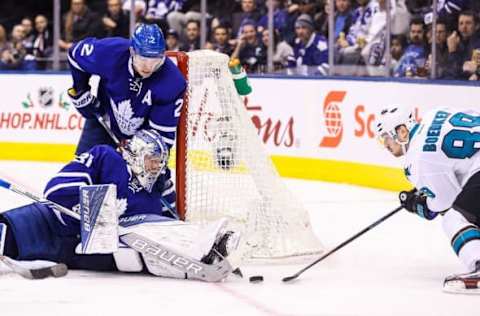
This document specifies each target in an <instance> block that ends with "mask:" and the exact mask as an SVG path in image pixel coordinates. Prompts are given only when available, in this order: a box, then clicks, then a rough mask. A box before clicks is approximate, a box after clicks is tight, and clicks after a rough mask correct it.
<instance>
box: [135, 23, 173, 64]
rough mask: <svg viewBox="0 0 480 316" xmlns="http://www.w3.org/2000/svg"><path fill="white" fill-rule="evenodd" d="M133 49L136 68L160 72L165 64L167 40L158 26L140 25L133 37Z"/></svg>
mask: <svg viewBox="0 0 480 316" xmlns="http://www.w3.org/2000/svg"><path fill="white" fill-rule="evenodd" d="M131 47H132V50H133V57H134V59H133V61H134V65H136V68H139V69H146V70H147V71H148V72H154V71H156V70H158V69H159V68H160V67H161V66H162V65H163V63H164V62H165V38H164V37H163V33H162V30H160V28H159V27H158V26H157V25H156V24H140V25H139V26H137V27H136V28H135V31H134V32H133V35H132V41H131Z"/></svg>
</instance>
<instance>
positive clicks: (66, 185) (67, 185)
mask: <svg viewBox="0 0 480 316" xmlns="http://www.w3.org/2000/svg"><path fill="white" fill-rule="evenodd" d="M85 184H86V183H85V182H70V183H60V184H57V185H54V186H53V187H51V188H50V189H48V190H47V191H45V194H44V196H45V198H46V199H48V196H49V195H50V194H52V193H53V192H55V191H58V190H60V189H64V188H70V187H79V186H82V185H85Z"/></svg>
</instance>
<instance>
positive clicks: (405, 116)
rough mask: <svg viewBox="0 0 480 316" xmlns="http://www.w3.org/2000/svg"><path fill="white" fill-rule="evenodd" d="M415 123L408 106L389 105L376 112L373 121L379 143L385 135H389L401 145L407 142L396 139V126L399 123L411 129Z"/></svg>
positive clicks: (412, 113) (413, 115)
mask: <svg viewBox="0 0 480 316" xmlns="http://www.w3.org/2000/svg"><path fill="white" fill-rule="evenodd" d="M416 124H417V120H416V119H415V113H414V112H413V110H412V109H411V108H410V107H408V106H402V107H400V106H391V107H388V108H385V109H383V110H381V111H380V113H378V115H377V116H376V122H375V132H376V134H377V138H378V140H379V141H380V142H381V143H384V139H385V137H391V138H392V139H393V140H394V141H396V142H397V143H399V144H401V145H405V144H406V143H408V140H407V141H403V142H402V141H401V140H399V139H398V135H397V128H398V127H399V126H401V125H405V127H406V128H407V129H408V130H409V131H411V130H412V128H413V127H414V126H415V125H416Z"/></svg>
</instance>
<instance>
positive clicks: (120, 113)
mask: <svg viewBox="0 0 480 316" xmlns="http://www.w3.org/2000/svg"><path fill="white" fill-rule="evenodd" d="M110 104H111V106H112V110H113V114H114V116H115V120H116V121H117V125H118V128H119V129H120V131H121V132H122V133H123V134H125V135H128V136H132V135H133V134H135V132H136V131H137V130H138V128H139V127H140V126H141V125H142V124H143V122H144V118H143V117H134V116H133V115H134V114H135V113H134V112H133V110H132V105H131V104H130V100H129V99H126V100H123V101H120V102H119V103H118V105H117V104H115V101H113V100H112V99H110Z"/></svg>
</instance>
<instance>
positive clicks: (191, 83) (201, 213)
mask: <svg viewBox="0 0 480 316" xmlns="http://www.w3.org/2000/svg"><path fill="white" fill-rule="evenodd" d="M169 56H170V57H171V58H172V59H174V61H176V62H177V66H178V67H179V68H180V70H181V71H182V72H183V73H184V75H185V76H186V78H187V82H188V88H187V93H186V96H185V99H184V105H183V108H182V113H181V116H180V123H179V128H178V131H177V144H176V148H175V154H176V166H175V173H176V188H177V209H178V210H179V213H180V215H181V216H182V218H184V219H185V220H187V221H191V222H196V223H206V222H208V221H212V220H216V219H219V218H221V217H227V218H228V219H229V222H230V224H229V225H230V226H231V227H230V228H231V229H233V230H236V231H240V232H241V233H242V239H241V240H242V241H241V243H240V247H239V251H238V253H239V254H240V256H241V258H242V260H243V262H251V263H252V262H259V263H262V262H264V263H271V262H280V263H288V262H294V261H299V259H302V258H308V257H309V256H311V255H316V254H318V253H320V252H322V251H323V247H322V245H321V243H320V242H319V240H318V239H317V238H316V236H315V235H314V233H313V231H312V227H311V224H310V220H309V216H308V213H307V211H306V210H305V209H304V208H303V207H302V205H301V203H300V202H299V201H298V200H297V199H295V198H294V197H293V196H292V194H291V193H290V192H289V191H288V189H287V188H286V186H285V184H284V183H283V181H282V180H281V178H280V177H279V175H278V173H277V171H276V169H275V167H274V166H273V163H272V162H271V159H270V158H269V157H268V155H267V153H266V151H265V149H264V146H263V144H262V142H261V140H260V138H259V137H258V135H257V130H256V129H255V127H254V125H253V123H252V121H251V119H250V117H249V116H248V113H247V111H246V109H245V107H244V105H243V102H242V99H241V97H240V96H239V95H238V94H237V91H236V89H235V86H234V83H233V79H232V75H231V73H230V71H229V69H228V61H229V57H228V56H227V55H224V54H220V53H216V52H213V51H209V50H200V51H195V52H191V53H188V54H185V53H169Z"/></svg>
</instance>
